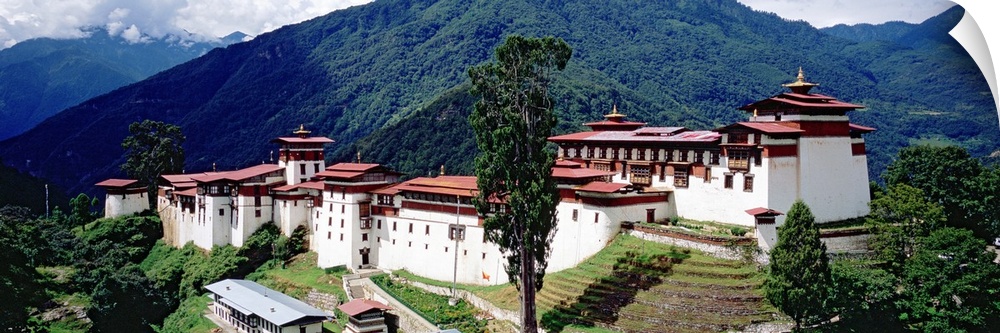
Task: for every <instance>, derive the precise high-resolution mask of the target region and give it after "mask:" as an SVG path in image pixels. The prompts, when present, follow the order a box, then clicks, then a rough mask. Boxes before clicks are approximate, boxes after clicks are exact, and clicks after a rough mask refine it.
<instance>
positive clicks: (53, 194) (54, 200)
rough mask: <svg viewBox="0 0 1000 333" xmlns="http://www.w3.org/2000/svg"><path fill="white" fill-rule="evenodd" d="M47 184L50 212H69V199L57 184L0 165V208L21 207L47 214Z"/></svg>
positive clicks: (36, 212)
mask: <svg viewBox="0 0 1000 333" xmlns="http://www.w3.org/2000/svg"><path fill="white" fill-rule="evenodd" d="M46 184H49V191H48V192H49V193H48V201H49V202H48V203H49V210H50V211H52V210H54V209H55V208H56V207H60V209H61V210H62V211H63V212H68V211H69V198H68V197H67V196H66V194H65V193H64V192H63V191H62V189H60V188H59V187H57V186H56V185H55V184H50V183H48V182H46V181H44V180H42V179H38V178H35V177H32V176H30V175H27V174H23V173H20V172H18V171H17V169H14V168H11V167H9V166H6V165H3V164H0V207H3V206H7V205H12V206H21V207H27V208H28V209H31V212H32V213H35V214H39V215H41V214H45V200H46V193H45V192H46V191H45V185H46Z"/></svg>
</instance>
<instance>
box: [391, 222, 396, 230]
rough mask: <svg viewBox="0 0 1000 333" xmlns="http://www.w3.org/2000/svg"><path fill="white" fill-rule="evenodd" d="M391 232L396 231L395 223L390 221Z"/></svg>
mask: <svg viewBox="0 0 1000 333" xmlns="http://www.w3.org/2000/svg"><path fill="white" fill-rule="evenodd" d="M392 231H396V221H392Z"/></svg>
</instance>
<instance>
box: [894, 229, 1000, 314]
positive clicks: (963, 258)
mask: <svg viewBox="0 0 1000 333" xmlns="http://www.w3.org/2000/svg"><path fill="white" fill-rule="evenodd" d="M994 258H996V253H993V252H991V251H987V250H986V246H985V244H983V242H982V240H980V239H977V238H976V237H975V236H974V235H973V233H972V232H971V231H969V230H963V229H957V228H942V229H939V230H935V231H934V232H932V233H931V234H930V236H928V237H926V238H925V240H924V242H923V246H921V247H920V248H919V249H917V251H916V253H915V254H914V255H913V257H912V258H910V259H909V260H907V262H906V270H905V276H904V279H903V291H902V299H901V301H900V302H899V306H900V310H902V312H903V313H902V314H901V315H900V319H902V320H903V321H904V322H906V323H908V324H909V325H910V327H911V328H914V329H918V330H922V331H925V332H961V331H984V332H985V331H988V330H990V329H993V330H995V329H996V327H989V325H988V324H987V323H989V322H990V321H994V322H995V321H996V319H995V318H996V317H997V316H998V315H1000V279H997V276H998V275H1000V265H997V264H995V263H993V259H994Z"/></svg>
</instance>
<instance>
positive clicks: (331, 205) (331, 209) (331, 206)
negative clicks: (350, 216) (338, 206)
mask: <svg viewBox="0 0 1000 333" xmlns="http://www.w3.org/2000/svg"><path fill="white" fill-rule="evenodd" d="M329 210H330V212H333V203H331V204H330V209H329Z"/></svg>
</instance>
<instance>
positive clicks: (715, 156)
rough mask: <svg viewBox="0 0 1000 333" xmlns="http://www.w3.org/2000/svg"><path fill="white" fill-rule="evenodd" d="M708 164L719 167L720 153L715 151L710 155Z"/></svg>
mask: <svg viewBox="0 0 1000 333" xmlns="http://www.w3.org/2000/svg"><path fill="white" fill-rule="evenodd" d="M708 164H711V165H719V152H717V151H713V152H709V153H708Z"/></svg>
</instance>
